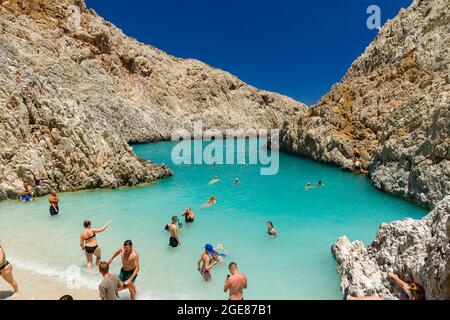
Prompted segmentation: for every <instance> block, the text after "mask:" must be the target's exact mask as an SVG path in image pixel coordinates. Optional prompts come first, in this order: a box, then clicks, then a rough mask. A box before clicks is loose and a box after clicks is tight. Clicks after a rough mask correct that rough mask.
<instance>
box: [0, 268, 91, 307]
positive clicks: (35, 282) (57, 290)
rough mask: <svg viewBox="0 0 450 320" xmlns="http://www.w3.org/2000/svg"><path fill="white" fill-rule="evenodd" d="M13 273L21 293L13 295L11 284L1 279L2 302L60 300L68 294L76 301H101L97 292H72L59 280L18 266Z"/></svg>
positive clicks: (85, 290)
mask: <svg viewBox="0 0 450 320" xmlns="http://www.w3.org/2000/svg"><path fill="white" fill-rule="evenodd" d="M13 272H14V278H15V279H16V281H17V283H18V285H19V292H18V293H17V294H16V295H13V292H12V289H11V287H10V286H9V284H8V283H6V282H5V281H4V280H3V279H0V300H5V299H6V300H58V299H59V298H60V297H61V296H63V295H66V294H69V295H71V296H72V297H73V298H74V299H75V300H99V297H98V292H97V291H96V290H92V289H88V288H81V289H76V290H73V289H72V290H71V289H68V288H67V286H66V284H65V283H64V282H62V281H60V280H59V279H58V278H55V277H49V276H43V275H40V274H37V273H34V272H32V271H28V270H24V269H21V268H18V267H16V266H14V271H13Z"/></svg>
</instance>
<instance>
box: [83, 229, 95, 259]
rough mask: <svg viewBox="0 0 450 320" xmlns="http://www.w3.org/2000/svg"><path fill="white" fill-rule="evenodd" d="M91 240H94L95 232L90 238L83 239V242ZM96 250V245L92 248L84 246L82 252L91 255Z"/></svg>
mask: <svg viewBox="0 0 450 320" xmlns="http://www.w3.org/2000/svg"><path fill="white" fill-rule="evenodd" d="M92 238H95V232H94V234H93V235H92V236H90V237H89V238H86V239H84V241H85V242H86V241H88V240H91V239H92ZM97 248H98V245H96V246H94V247H88V246H84V250H86V252H87V253H91V254H92V253H94V252H95V250H97Z"/></svg>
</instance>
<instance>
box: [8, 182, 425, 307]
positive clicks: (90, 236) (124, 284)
mask: <svg viewBox="0 0 450 320" xmlns="http://www.w3.org/2000/svg"><path fill="white" fill-rule="evenodd" d="M219 181H220V179H219V178H218V177H214V178H213V179H212V180H211V181H210V183H209V184H215V183H217V182H219ZM233 183H234V184H239V183H240V182H239V179H235V180H234V182H233ZM322 186H324V184H323V182H322V181H318V182H317V183H316V184H315V187H316V188H320V187H322ZM311 188H312V184H311V183H308V184H307V185H306V186H305V190H309V189H311ZM33 196H34V194H33V189H32V187H31V186H30V185H28V184H24V187H23V189H22V192H21V195H20V197H19V199H20V200H21V201H24V202H27V201H32V200H33ZM48 201H49V203H50V209H49V211H50V215H52V216H53V215H57V214H59V212H60V210H59V197H58V195H57V192H56V190H51V192H50V195H49V196H48ZM216 202H217V200H216V197H215V196H214V195H212V196H211V197H210V199H209V200H208V202H207V203H206V204H205V205H203V206H202V207H203V208H206V207H209V206H211V205H213V204H215V203H216ZM181 217H184V221H185V223H193V222H194V220H195V214H194V212H193V210H192V209H191V208H187V209H185V210H184V211H183V212H182V213H181ZM112 222H113V221H109V222H108V223H106V224H105V225H104V226H103V227H101V228H93V227H92V223H91V221H89V220H86V221H84V222H83V227H84V230H83V232H82V233H81V235H80V247H81V250H82V251H84V254H85V256H86V264H87V269H88V270H92V267H93V258H94V256H95V259H96V261H95V265H96V266H97V267H98V270H99V272H100V274H101V275H102V279H103V280H102V281H101V283H100V284H99V295H100V298H101V299H102V300H118V299H119V291H121V290H125V289H128V291H129V294H130V298H131V300H135V299H136V294H137V290H136V285H135V281H136V279H137V276H138V273H139V271H140V265H139V254H138V252H137V251H136V250H135V249H134V248H133V243H132V241H131V240H126V241H125V242H124V243H123V246H122V247H120V248H119V249H117V250H116V251H115V252H114V254H113V255H112V257H111V258H110V259H109V260H108V261H107V262H105V261H102V256H101V250H100V247H99V244H98V242H97V238H96V236H97V234H99V233H101V232H104V231H105V230H106V229H107V228H108V227H109V225H110V224H111V223H112ZM164 229H165V230H167V231H168V232H169V233H170V237H169V246H171V247H173V248H176V247H178V246H179V245H180V244H181V241H180V233H181V231H182V230H183V223H181V222H180V219H179V218H178V216H173V217H172V218H171V221H170V223H169V224H167V225H166V226H165V228H164ZM267 234H268V235H269V237H271V238H275V237H277V235H278V233H277V230H276V229H275V227H274V224H273V222H272V221H268V222H267ZM203 249H204V251H203V252H202V254H201V255H200V258H199V259H198V261H197V270H198V272H199V273H200V275H201V276H202V278H203V279H204V281H206V282H209V281H212V275H211V270H212V268H213V267H214V266H216V265H218V264H219V263H223V259H224V257H226V250H225V249H224V248H223V246H222V244H218V245H217V246H216V248H214V246H213V245H211V244H209V243H208V244H205V246H204V248H203ZM119 255H120V258H121V264H122V267H121V269H120V273H119V274H118V275H117V274H115V273H110V271H109V268H110V265H111V263H112V262H113V261H114V259H115V258H117V256H119ZM228 269H229V272H230V274H228V276H227V278H226V279H225V282H224V292H225V293H226V292H228V294H229V299H230V300H243V299H244V293H243V292H244V289H246V288H247V277H246V275H245V274H242V273H240V272H239V271H238V267H237V264H236V263H235V262H231V263H230V264H229V266H228ZM0 275H1V276H2V278H3V279H4V280H5V281H6V282H7V283H9V284H10V285H11V287H12V288H13V290H14V294H16V293H17V292H18V290H19V287H18V284H17V282H16V281H15V280H14V277H13V266H12V264H10V263H9V262H8V260H6V254H5V250H4V249H3V248H2V247H1V246H0ZM388 277H389V279H391V280H392V281H393V282H394V284H396V285H398V286H399V287H400V288H401V289H402V290H403V292H404V293H405V294H406V298H408V299H410V300H422V299H424V298H425V293H424V290H423V287H421V286H420V285H419V284H418V283H417V282H414V281H410V282H409V283H408V282H406V281H404V280H401V279H400V277H398V276H397V275H395V274H393V273H389V275H388ZM380 299H381V298H379V297H377V296H365V297H357V296H353V295H350V294H349V288H346V289H345V290H344V300H380ZM60 300H73V298H72V297H71V296H69V295H65V296H63V297H61V298H60Z"/></svg>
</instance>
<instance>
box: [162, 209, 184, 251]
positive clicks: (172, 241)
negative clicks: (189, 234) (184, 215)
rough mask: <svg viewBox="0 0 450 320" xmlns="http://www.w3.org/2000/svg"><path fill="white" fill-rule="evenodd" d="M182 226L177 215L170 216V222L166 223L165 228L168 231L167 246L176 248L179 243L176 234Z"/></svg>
mask: <svg viewBox="0 0 450 320" xmlns="http://www.w3.org/2000/svg"><path fill="white" fill-rule="evenodd" d="M182 228H183V224H182V223H181V222H180V220H179V219H178V217H177V216H173V217H172V223H170V224H168V225H166V227H165V229H166V230H167V231H169V232H170V238H169V246H171V247H172V248H176V247H178V246H179V245H180V244H181V241H180V238H179V237H178V234H179V233H180V231H181V229H182Z"/></svg>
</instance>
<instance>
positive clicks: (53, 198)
mask: <svg viewBox="0 0 450 320" xmlns="http://www.w3.org/2000/svg"><path fill="white" fill-rule="evenodd" d="M48 202H50V215H52V216H54V215H57V214H58V213H59V206H58V203H59V197H58V195H57V194H56V190H53V189H52V191H51V192H50V195H49V196H48Z"/></svg>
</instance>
